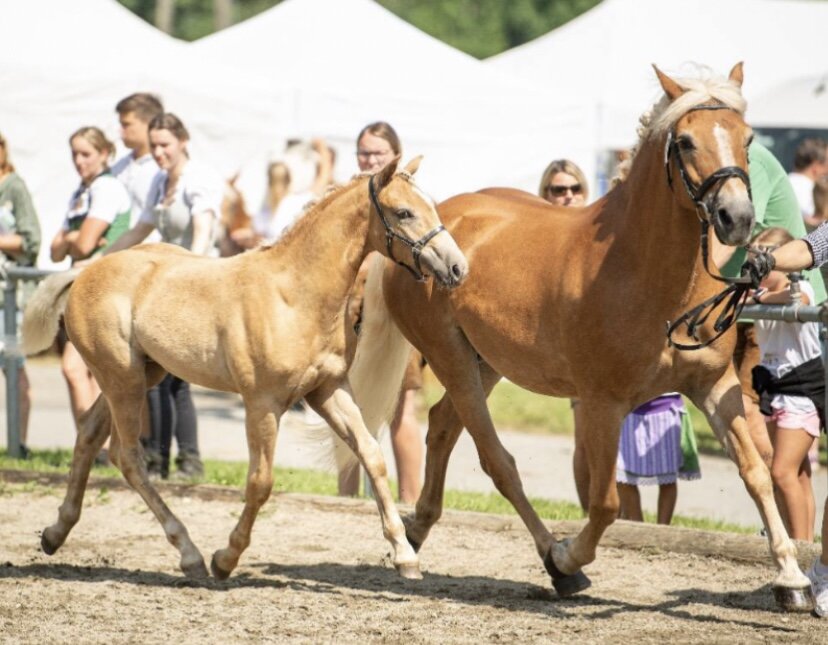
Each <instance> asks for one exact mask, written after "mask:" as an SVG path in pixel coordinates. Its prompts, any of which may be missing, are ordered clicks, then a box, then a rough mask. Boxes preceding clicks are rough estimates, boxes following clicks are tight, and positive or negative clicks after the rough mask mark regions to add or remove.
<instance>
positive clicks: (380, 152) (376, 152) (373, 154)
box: [357, 150, 391, 159]
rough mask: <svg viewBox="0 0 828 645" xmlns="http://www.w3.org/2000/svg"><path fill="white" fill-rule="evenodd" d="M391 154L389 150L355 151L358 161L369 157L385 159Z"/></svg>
mask: <svg viewBox="0 0 828 645" xmlns="http://www.w3.org/2000/svg"><path fill="white" fill-rule="evenodd" d="M390 154H391V151H390V150H357V157H359V158H360V159H370V158H371V157H379V158H380V159H381V158H382V157H387V156H388V155H390Z"/></svg>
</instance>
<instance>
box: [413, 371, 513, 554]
mask: <svg viewBox="0 0 828 645" xmlns="http://www.w3.org/2000/svg"><path fill="white" fill-rule="evenodd" d="M499 380H500V374H498V373H497V372H495V371H494V370H493V369H492V368H491V367H489V365H488V364H487V363H480V381H481V383H482V387H483V392H484V393H485V395H486V396H488V395H489V394H490V393H491V391H492V388H494V386H495V385H496V384H497V382H498V381H499ZM462 431H463V422H462V421H461V420H460V417H458V416H457V410H455V409H454V404H453V403H452V402H451V397H450V396H449V395H448V393H446V394H444V395H443V398H442V399H440V400H439V401H438V402H437V403H435V404H434V406H433V407H432V408H431V410H429V413H428V434H427V435H426V462H425V482H424V483H423V490H422V492H421V493H420V498H419V499H418V500H417V506H416V509H415V514H414V515H413V516H411V517H408V518H405V520H404V521H405V524H406V536H407V537H408V541H409V542H411V545H412V546H413V547H414V550H415V551H419V550H420V547H421V546H422V544H423V542H425V539H426V538H427V537H428V533H429V531H430V530H431V527H432V526H434V525H435V524H436V523H437V520H439V519H440V516H441V515H442V514H443V492H444V489H445V484H446V470H447V469H448V462H449V457H450V456H451V452H452V450H454V446H455V445H456V444H457V439H458V438H459V437H460V433H461V432H462Z"/></svg>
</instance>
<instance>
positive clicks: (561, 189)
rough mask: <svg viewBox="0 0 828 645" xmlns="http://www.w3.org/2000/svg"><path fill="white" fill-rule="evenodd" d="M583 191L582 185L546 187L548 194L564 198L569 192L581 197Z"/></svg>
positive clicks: (552, 185)
mask: <svg viewBox="0 0 828 645" xmlns="http://www.w3.org/2000/svg"><path fill="white" fill-rule="evenodd" d="M582 190H583V186H581V184H569V185H563V184H558V185H554V184H550V185H549V186H547V187H546V192H547V193H550V194H551V195H554V196H555V197H563V196H564V195H566V193H567V192H571V193H572V194H573V195H580V194H581V191H582Z"/></svg>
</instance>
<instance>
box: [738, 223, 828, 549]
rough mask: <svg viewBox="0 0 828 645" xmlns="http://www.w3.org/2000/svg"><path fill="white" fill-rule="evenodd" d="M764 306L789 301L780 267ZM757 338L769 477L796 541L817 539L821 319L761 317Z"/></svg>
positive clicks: (759, 293)
mask: <svg viewBox="0 0 828 645" xmlns="http://www.w3.org/2000/svg"><path fill="white" fill-rule="evenodd" d="M789 239H792V238H791V237H790V235H789V234H788V233H787V231H785V230H784V229H775V228H771V229H768V230H766V231H764V232H763V233H761V234H760V235H759V236H757V238H756V239H755V240H754V243H755V244H756V245H758V246H762V247H766V248H767V247H771V248H773V247H775V246H778V245H780V244H783V243H785V242H786V241H788V240H789ZM799 287H800V290H801V303H802V304H803V305H807V304H810V303H812V302H814V290H813V288H812V287H811V285H810V284H809V283H808V282H806V281H805V280H800V281H799ZM754 300H755V301H756V302H758V303H761V304H790V303H791V302H792V296H791V283H790V281H789V280H788V277H787V276H786V275H785V274H784V273H781V272H780V271H771V273H770V275H768V277H767V278H766V279H765V280H764V281H763V282H762V284H761V286H760V288H759V289H757V290H756V293H755V295H754ZM755 329H756V339H757V342H758V344H759V350H760V352H761V355H762V358H761V359H760V362H759V365H758V366H757V367H755V368H754V372H753V377H754V378H753V383H754V388H755V389H756V391H757V392H758V393H759V395H760V397H761V400H760V406H759V407H760V409H761V410H762V412H763V413H764V414H765V421H766V423H767V426H768V432H769V433H770V438H771V442H772V444H773V463H772V465H771V475H772V477H773V482H774V484H775V486H776V487H777V488H778V490H779V493H780V495H778V496H777V502H778V503H779V510H780V512H781V514H782V518H783V519H784V520H785V523H786V524H787V526H788V530H789V533H790V535H791V537H792V538H794V539H796V540H807V541H809V542H812V541H813V539H814V518H815V506H814V494H813V489H812V488H811V464H810V460H809V459H808V450H809V448H810V447H811V445H812V444H813V443H814V440H815V439H817V438H818V437H819V430H820V425H821V423H820V416H821V415H820V408H821V407H822V403H821V401H823V400H824V398H823V397H824V391H825V382H824V376H823V369H822V350H821V345H820V341H819V325H818V324H817V323H789V322H782V321H775V320H774V321H771V320H759V321H757V322H756V324H755Z"/></svg>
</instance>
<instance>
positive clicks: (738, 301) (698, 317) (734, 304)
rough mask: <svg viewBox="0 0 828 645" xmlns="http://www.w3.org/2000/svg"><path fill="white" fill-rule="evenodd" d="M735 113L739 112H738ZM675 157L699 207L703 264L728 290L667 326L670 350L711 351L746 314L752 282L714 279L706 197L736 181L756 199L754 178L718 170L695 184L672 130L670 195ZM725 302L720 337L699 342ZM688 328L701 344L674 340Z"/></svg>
mask: <svg viewBox="0 0 828 645" xmlns="http://www.w3.org/2000/svg"><path fill="white" fill-rule="evenodd" d="M697 110H733V108H731V107H728V106H727V105H724V104H721V103H712V104H703V105H697V106H696V107H693V108H691V109H690V110H688V112H695V111H697ZM734 111H735V110H734ZM673 157H675V160H676V166H677V167H678V171H679V176H680V177H681V181H682V183H683V184H684V189H685V190H686V191H687V194H688V195H689V196H690V199H692V200H693V203H694V204H695V205H696V215H698V217H699V221H700V222H701V240H700V244H701V252H702V264H703V265H704V270H705V271H707V274H708V275H709V276H710V277H711V278H713V279H715V280H718V281H719V282H724V283H726V284H727V285H728V286H727V287H726V288H725V289H724V290H723V291H721V292H720V293H718V294H716V295H715V296H712V297H710V298H708V299H707V300H705V301H704V302H702V303H701V304H699V305H696V306H695V307H693V308H692V309H690V310H689V311H686V312H685V313H684V314H682V315H681V316H680V317H679V318H678V319H677V320H675V321H674V322H672V323H671V322H669V321H668V322H667V344H668V345H669V346H670V347H675V348H676V349H679V350H696V349H702V348H704V347H707V346H708V345H710V344H711V343H713V342H714V341H715V340H716V339H718V338H719V337H720V336H722V334H724V333H725V332H726V331H727V330H728V329H730V327H731V326H733V323H735V322H736V320H737V319H738V318H739V315H740V314H741V313H742V309H743V308H744V306H745V302H746V301H747V295H748V292H749V291H750V288H751V280H750V278H749V277H747V276H742V277H739V278H725V277H722V276H718V275H714V274H712V273H711V272H710V269H709V267H708V253H709V251H708V246H709V244H708V233H709V230H710V210H709V209H708V207H707V204H706V203H705V197H706V196H707V194H708V193H709V192H710V191H711V190H714V189H715V190H714V192H713V193H712V197H713V198H714V199H715V198H716V197H717V196H718V194H719V191H720V190H721V188H722V185H724V182H725V181H727V180H728V179H731V178H733V177H736V178H738V179H740V180H742V182H743V183H744V184H745V187H746V188H747V191H748V197H750V198H751V199H753V193H752V192H751V189H750V177H749V176H748V174H747V173H746V172H745V171H744V170H743V169H742V168H739V167H738V166H725V167H723V168H719V169H718V170H716V171H714V172H713V173H711V174H710V175H709V176H708V177H707V178H705V179H704V180H703V181H702V182H701V183H700V184H699V185H696V184H694V183H693V182H692V181H691V180H690V177H689V176H688V174H687V167H686V166H685V165H684V160H683V159H682V157H681V152H680V151H679V149H678V144H677V142H676V136H675V126H673V128H672V129H671V130H670V132H669V134H668V135H667V142H666V144H665V147H664V169H665V171H666V172H667V185H668V186H669V187H670V191H671V192H673V175H672V173H671V172H670V159H671V158H673ZM699 211H703V212H704V213H705V214H706V215H707V217H702V216H701V215H700V214H699ZM722 302H724V303H725V304H724V306H723V307H722V311H721V313H719V315H718V317H717V318H716V321H715V322H714V323H713V331H714V332H716V335H715V336H713V337H712V338H710V339H709V340H706V341H703V342H702V341H701V340H699V337H698V331H699V329H700V328H701V326H702V325H703V324H704V323H705V322H706V321H707V319H708V318H709V317H710V315H711V314H712V313H713V311H714V310H715V309H716V308H717V307H718V306H719V305H720V304H721V303H722ZM681 325H685V326H686V327H687V331H686V333H687V335H688V336H689V337H691V338H693V339H694V340H695V341H697V342H696V343H695V344H692V345H689V344H684V343H678V342H676V341H674V340H673V333H674V332H675V331H676V329H678V328H679V326H681Z"/></svg>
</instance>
